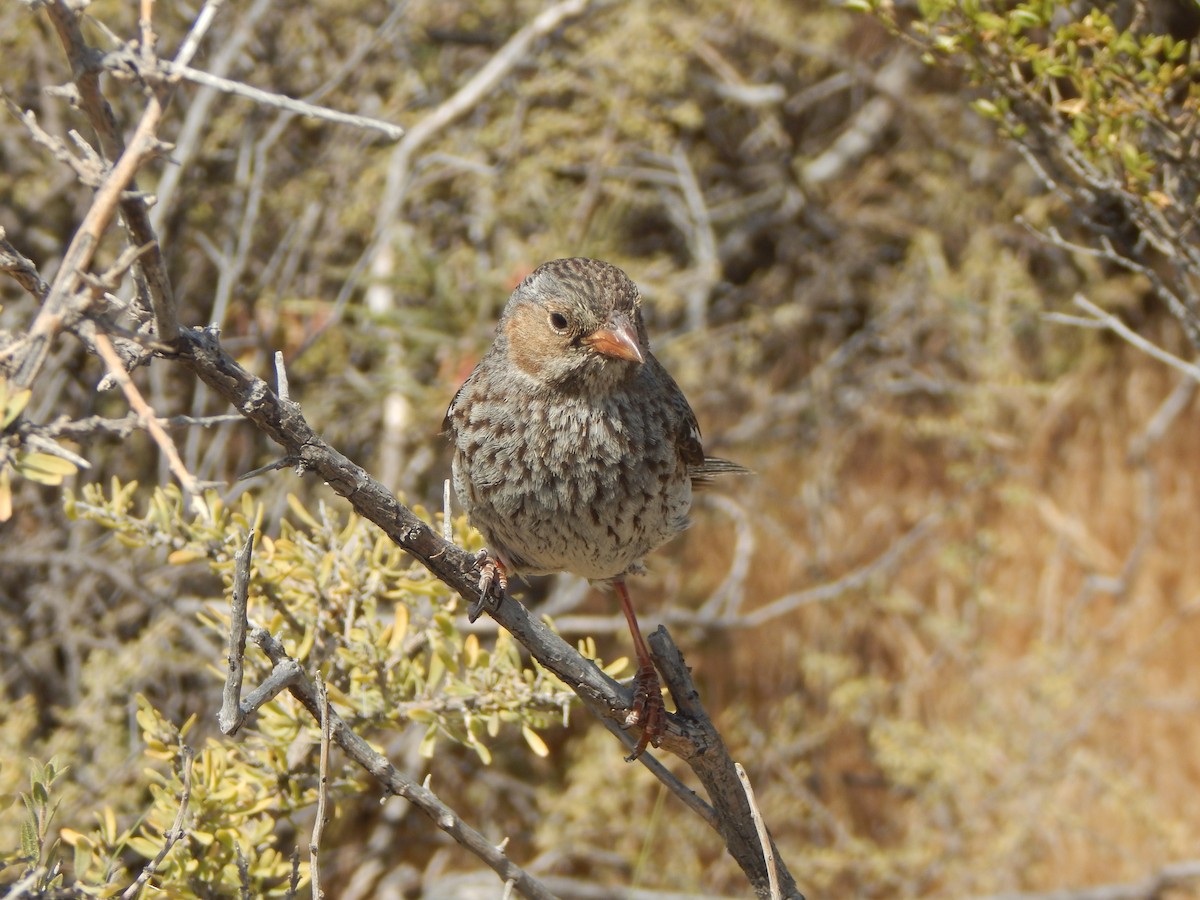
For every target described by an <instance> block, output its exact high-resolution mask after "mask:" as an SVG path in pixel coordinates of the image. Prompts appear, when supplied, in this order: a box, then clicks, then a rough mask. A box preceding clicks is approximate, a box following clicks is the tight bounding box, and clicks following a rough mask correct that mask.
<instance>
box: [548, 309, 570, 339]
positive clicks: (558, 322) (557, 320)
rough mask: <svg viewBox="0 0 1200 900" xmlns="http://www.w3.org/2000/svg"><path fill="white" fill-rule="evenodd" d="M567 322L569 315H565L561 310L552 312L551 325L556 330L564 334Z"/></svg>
mask: <svg viewBox="0 0 1200 900" xmlns="http://www.w3.org/2000/svg"><path fill="white" fill-rule="evenodd" d="M567 324H568V322H567V317H566V316H564V315H563V314H562V313H560V312H552V313H550V327H551V328H553V329H554V330H555V331H557V332H558V333H559V334H563V333H565V332H566V330H567Z"/></svg>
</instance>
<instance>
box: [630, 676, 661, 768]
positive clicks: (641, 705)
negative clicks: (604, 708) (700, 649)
mask: <svg viewBox="0 0 1200 900" xmlns="http://www.w3.org/2000/svg"><path fill="white" fill-rule="evenodd" d="M634 725H640V726H641V729H642V736H641V737H639V738H638V742H637V746H636V747H634V748H633V752H632V753H630V754H629V755H628V756H627V757H625V762H633V761H634V760H635V759H637V758H638V757H639V756H641V755H642V751H643V750H645V749H646V747H648V746H654V747H657V746H658V745H659V744H661V743H662V739H663V735H664V734H666V730H667V729H666V726H667V707H666V705H665V704H664V703H663V698H662V682H661V681H659V680H658V673H657V672H655V671H654V667H653V666H651V665H643V666H642V667H641V668H640V669H638V673H637V676H636V677H635V678H634V679H633V706H632V707H630V709H629V715H628V716H626V717H625V727H626V728H630V727H632V726H634Z"/></svg>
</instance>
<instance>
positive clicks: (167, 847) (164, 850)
mask: <svg viewBox="0 0 1200 900" xmlns="http://www.w3.org/2000/svg"><path fill="white" fill-rule="evenodd" d="M179 751H180V756H181V757H182V759H183V796H182V797H180V798H179V812H178V813H176V814H175V821H174V823H173V824H172V825H171V829H170V830H169V831H168V832H167V833H166V834H164V835H163V845H162V847H161V848H160V849H159V851H158V854H157V855H156V856H155V857H154V859H152V860H150V862H148V863H146V865H145V866H144V867H143V868H142V871H141V872H139V873H138V877H137V880H136V881H134V882H133V884H131V885H130V886H129V887H127V888H126V889H125V892H124V893H123V894H121V900H133V898H135V897H137V896H138V894H140V893H141V892H142V888H143V887H145V886H146V882H148V881H149V880H150V878H151V877H152V876H153V875H154V873H155V872H157V871H158V867H159V866H160V865H162V861H163V860H164V859H166V858H167V854H168V853H170V852H171V848H172V847H174V846H175V844H176V843H177V842H178V841H179V839H180V838H181V837H183V818H184V816H186V815H187V808H188V803H189V802H190V801H191V799H192V759H193V758H194V757H195V752H194V751H193V750H192V748H191V747H189V746H188V745H187V744H183V745H182V746H181V747H180V748H179Z"/></svg>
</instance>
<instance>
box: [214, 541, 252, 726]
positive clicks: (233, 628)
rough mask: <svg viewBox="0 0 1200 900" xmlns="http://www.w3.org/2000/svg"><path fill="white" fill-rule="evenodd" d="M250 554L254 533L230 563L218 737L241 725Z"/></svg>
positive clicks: (243, 718) (242, 719)
mask: <svg viewBox="0 0 1200 900" xmlns="http://www.w3.org/2000/svg"><path fill="white" fill-rule="evenodd" d="M253 553H254V530H253V529H251V530H250V533H249V534H247V535H246V542H245V543H244V544H242V549H241V550H239V551H238V552H237V556H235V557H234V561H233V594H232V598H231V600H230V604H229V605H230V609H229V655H228V657H227V660H228V663H229V673H228V674H227V675H226V676H225V689H224V691H223V692H222V693H221V711H220V712H218V713H217V726H218V727H219V728H220V729H221V734H234V733H236V732H237V730H238V728H240V727H241V725H242V722H244V721H245V716H244V715H243V714H242V709H241V702H242V678H243V674H244V672H245V656H246V625H247V622H246V607H247V605H248V604H249V600H250V557H251V556H252V555H253Z"/></svg>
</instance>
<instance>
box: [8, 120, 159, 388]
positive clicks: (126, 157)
mask: <svg viewBox="0 0 1200 900" xmlns="http://www.w3.org/2000/svg"><path fill="white" fill-rule="evenodd" d="M161 114H162V109H161V107H159V106H158V105H157V104H155V103H151V104H150V105H149V106H148V107H147V108H146V111H145V113H143V115H142V120H141V121H140V122H139V123H138V127H137V130H136V131H135V132H134V134H133V139H132V140H131V141H130V142H129V148H128V150H126V152H125V153H124V154H123V155H122V156H121V158H120V159H118V160H117V162H116V165H114V166H113V167H112V169H110V170H109V172H108V175H107V177H106V178H105V179H104V183H103V184H102V185H101V186H100V188H99V190H97V191H96V197H95V199H94V200H93V201H92V205H91V207H90V208H89V209H88V211H87V215H85V216H84V217H83V222H82V223H80V226H79V228H78V229H77V230H76V232H75V235H74V237H72V238H71V243H70V245H69V246H68V247H67V252H66V254H65V255H64V257H63V261H62V265H61V266H60V267H59V270H58V275H57V277H55V279H54V283H53V284H52V285H51V286H50V292H49V293H48V294H47V295H46V300H45V302H44V303H43V304H42V308H41V309H40V310H39V311H38V314H37V317H36V318H34V320H33V324H32V325H31V326H30V328H29V334H28V338H29V340H30V345H29V351H28V353H27V355H26V356H25V358H24V359H23V360H22V361H21V364H20V366H18V368H17V372H16V375H15V377H14V379H13V380H14V381H15V382H16V383H17V384H18V385H19V386H20V387H29V386H30V385H31V384H33V381H34V379H35V378H37V375H38V372H40V371H41V368H42V366H43V364H44V363H45V361H46V356H47V354H48V353H49V352H50V343H51V341H52V340H53V339H54V337H55V336H56V335H57V334H58V332H59V331H61V330H62V329H63V328H64V327H65V326H67V325H68V324H70V320H71V318H72V317H73V316H74V315H75V314H76V313H77V312H78V310H77V309H75V304H77V303H78V302H79V300H78V298H77V296H76V294H77V291H78V289H79V285H80V282H81V281H82V280H83V271H84V269H86V268H87V266H88V265H89V264H90V263H91V261H92V256H93V254H94V253H95V251H96V246H97V245H98V244H99V243H100V237H101V235H102V234H103V233H104V231H105V229H107V228H108V225H109V223H110V222H111V221H112V218H113V215H114V214H115V213H116V209H117V206H118V205H119V203H120V201H121V194H122V192H123V191H124V190H125V189H126V188H127V187H128V186H129V185H130V183H131V182H132V181H133V176H134V173H136V172H137V170H138V167H139V166H140V165H141V164H142V162H143V161H144V159H145V158H146V153H147V148H148V146H149V144H150V143H151V142H152V141H153V137H152V136H153V134H154V130H155V129H156V128H157V127H158V121H159V117H160V116H161Z"/></svg>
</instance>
